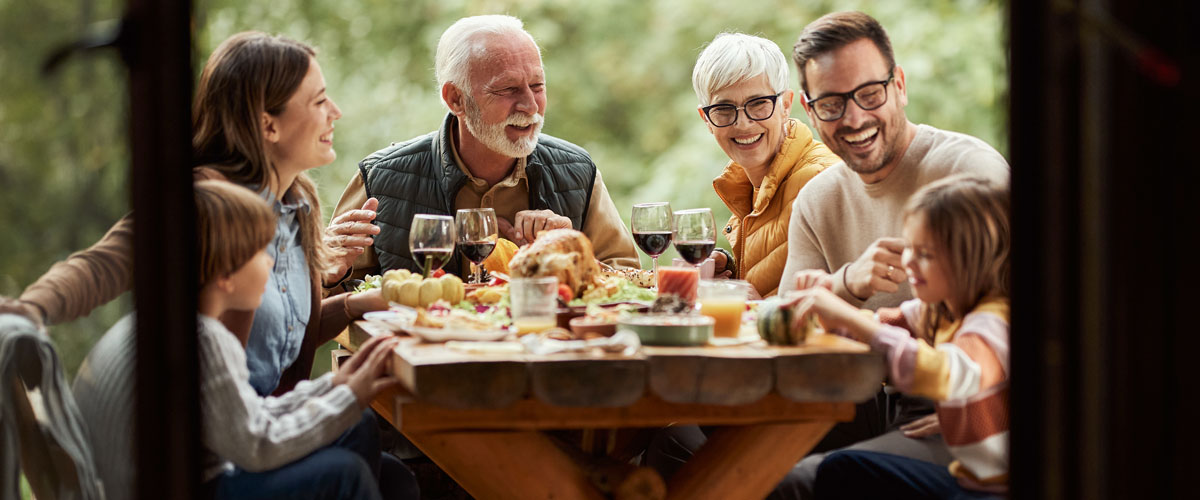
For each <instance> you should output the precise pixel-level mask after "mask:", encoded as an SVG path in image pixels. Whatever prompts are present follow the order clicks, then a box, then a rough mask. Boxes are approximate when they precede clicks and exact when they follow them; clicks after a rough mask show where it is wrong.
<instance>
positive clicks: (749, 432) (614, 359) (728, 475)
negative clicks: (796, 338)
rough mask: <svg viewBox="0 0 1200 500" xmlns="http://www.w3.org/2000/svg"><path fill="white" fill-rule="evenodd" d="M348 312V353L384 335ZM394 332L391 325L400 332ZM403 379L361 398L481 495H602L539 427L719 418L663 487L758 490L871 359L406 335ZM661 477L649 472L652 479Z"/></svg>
mask: <svg viewBox="0 0 1200 500" xmlns="http://www.w3.org/2000/svg"><path fill="white" fill-rule="evenodd" d="M392 334H393V332H391V331H390V329H389V328H387V327H386V325H382V324H379V323H374V322H368V321H358V322H355V323H354V324H352V325H351V326H350V328H348V329H347V330H346V331H345V332H343V333H342V335H341V336H339V337H338V341H339V343H341V344H342V345H343V346H344V347H346V348H347V349H350V350H355V349H356V348H357V346H358V345H360V344H361V343H362V342H363V341H365V340H366V339H367V338H369V337H371V336H375V335H392ZM402 335H403V334H402ZM391 370H392V373H393V374H394V375H396V376H397V377H398V378H399V379H400V380H401V383H402V386H403V388H402V389H400V390H396V391H392V392H389V393H386V394H383V395H381V396H380V397H379V398H377V399H376V400H375V401H374V402H373V403H372V407H374V408H375V410H376V411H377V412H379V413H380V414H381V415H382V416H384V418H386V419H387V420H388V421H389V422H391V423H392V425H394V426H396V428H397V429H399V430H400V431H401V432H403V433H404V435H405V436H406V437H408V438H409V440H411V441H412V442H413V444H415V445H416V446H417V447H418V448H420V449H421V451H423V452H424V453H425V454H426V455H427V456H428V457H429V458H430V459H431V460H433V461H434V462H435V463H437V464H438V466H440V467H441V468H442V469H443V470H445V471H446V473H447V474H449V475H450V476H451V477H452V478H454V480H455V481H457V482H458V483H459V484H460V485H462V486H463V488H465V489H466V490H467V491H468V492H469V493H471V495H473V496H474V497H476V498H480V499H491V498H513V499H536V498H603V497H602V496H601V493H600V492H599V491H598V490H597V489H596V487H595V485H594V481H591V480H589V478H588V477H587V470H586V468H585V467H583V466H581V464H580V462H579V457H578V456H575V455H573V454H572V452H571V450H569V449H565V448H564V447H563V446H560V445H559V444H556V442H555V440H554V439H553V438H551V437H550V436H548V435H547V434H545V433H544V432H542V431H545V430H553V429H611V428H638V427H650V428H659V427H666V426H668V425H673V424H698V425H708V426H720V427H719V428H718V429H717V430H716V431H714V432H713V433H712V434H711V435H710V436H709V440H708V442H707V443H706V444H705V445H704V446H703V447H702V448H701V449H700V450H699V451H697V453H696V454H695V455H694V456H693V457H692V459H691V460H689V461H688V462H687V464H685V465H684V467H683V468H682V469H680V471H679V472H678V473H677V474H676V475H675V476H674V477H673V478H672V479H671V481H670V483H669V485H668V487H667V497H668V498H686V499H706V498H713V499H726V498H762V497H763V496H765V495H766V494H767V493H768V492H770V491H771V489H772V488H773V487H774V486H775V484H777V483H778V482H779V480H780V479H782V478H783V476H784V475H785V474H786V473H787V471H788V470H790V469H791V467H792V466H793V465H794V464H795V463H796V462H798V461H799V460H800V459H801V458H802V457H803V456H804V455H805V454H806V453H807V452H808V451H809V450H810V449H811V448H812V447H813V445H815V444H816V443H817V442H818V441H820V439H821V438H822V437H823V436H824V435H825V433H826V432H828V430H829V429H830V428H831V427H833V425H834V424H835V423H837V422H839V421H847V420H850V419H852V418H853V416H854V402H857V401H863V400H866V399H869V398H871V397H873V396H874V395H875V393H876V392H877V391H878V390H879V386H880V383H881V382H882V381H883V377H884V371H885V366H884V363H883V358H882V356H881V355H879V354H877V353H871V352H870V351H869V349H868V348H867V346H865V345H863V344H860V343H857V342H853V341H851V340H847V339H844V338H841V337H837V336H833V335H817V336H815V337H814V338H811V339H810V341H809V343H808V344H807V345H804V346H797V347H761V346H760V347H753V346H737V347H651V346H643V348H642V352H641V353H639V354H637V355H634V356H621V355H615V354H607V355H590V354H579V353H571V354H554V355H546V356H533V355H529V354H492V353H488V354H480V353H467V352H461V351H456V350H452V349H447V348H446V346H445V345H443V344H424V343H421V342H420V341H419V340H418V339H415V338H411V337H408V338H405V339H404V340H403V341H402V342H401V344H400V345H399V346H398V347H396V349H395V352H394V355H393V358H392V366H391ZM660 481H661V480H660Z"/></svg>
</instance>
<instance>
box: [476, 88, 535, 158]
mask: <svg viewBox="0 0 1200 500" xmlns="http://www.w3.org/2000/svg"><path fill="white" fill-rule="evenodd" d="M465 97H466V99H465V101H466V102H465V104H466V111H467V117H466V119H465V120H464V122H465V123H466V125H467V131H468V132H470V133H471V135H473V136H475V139H477V140H478V141H479V142H481V143H483V145H484V146H487V148H488V149H490V150H492V151H495V152H497V153H500V154H502V155H504V156H508V157H510V158H524V157H526V156H529V155H531V154H533V149H534V148H535V147H537V136H538V133H540V132H541V131H542V123H543V120H542V115H539V114H536V113H535V114H532V115H526V114H524V113H513V114H511V115H508V118H507V119H506V120H504V122H502V123H484V121H483V110H481V109H479V106H478V105H477V104H476V103H475V100H474V99H472V98H471V97H470V96H465ZM509 125H515V126H517V127H525V126H529V125H532V126H533V134H532V135H530V136H528V137H520V138H518V139H517V140H516V141H513V140H510V139H509V138H508V134H506V133H505V127H507V126H509Z"/></svg>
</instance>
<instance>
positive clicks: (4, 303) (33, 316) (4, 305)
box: [0, 295, 46, 330]
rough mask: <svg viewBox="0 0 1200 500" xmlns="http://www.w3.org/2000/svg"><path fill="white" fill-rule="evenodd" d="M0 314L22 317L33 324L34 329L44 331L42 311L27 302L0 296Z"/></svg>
mask: <svg viewBox="0 0 1200 500" xmlns="http://www.w3.org/2000/svg"><path fill="white" fill-rule="evenodd" d="M0 314H16V315H17V316H24V317H26V318H29V321H32V322H33V326H34V328H37V329H38V330H44V328H43V327H44V326H45V320H46V318H44V317H42V310H41V309H39V308H38V307H37V306H35V305H33V304H30V303H28V302H24V301H21V300H18V299H10V298H8V297H5V296H3V295H0Z"/></svg>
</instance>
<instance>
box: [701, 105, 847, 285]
mask: <svg viewBox="0 0 1200 500" xmlns="http://www.w3.org/2000/svg"><path fill="white" fill-rule="evenodd" d="M838 161H840V160H839V159H838V157H837V155H835V154H833V152H832V151H830V150H829V148H827V147H825V145H824V144H821V143H819V142H817V141H815V140H813V134H812V131H811V130H809V128H808V126H807V125H805V124H804V123H802V122H800V120H797V119H795V118H792V119H791V120H790V124H789V126H788V134H787V136H786V137H784V139H783V143H781V144H780V146H779V152H778V153H776V154H775V159H774V160H772V161H771V167H770V171H769V172H768V173H767V176H766V177H764V178H763V180H762V183H761V184H760V185H759V187H758V190H757V192H755V189H754V186H752V185H751V184H750V180H749V179H747V178H746V173H745V170H743V169H742V166H741V165H738V164H736V163H733V162H729V164H728V165H726V166H725V170H724V172H722V173H721V175H720V176H719V177H717V178H716V179H714V180H713V189H714V190H715V191H716V192H717V196H719V197H720V198H721V201H723V202H725V206H727V207H729V210H730V212H732V213H733V215H732V216H731V217H730V218H729V222H728V223H726V224H725V227H724V228H723V231H722V232H723V233H724V234H725V238H726V239H728V240H729V244H730V247H731V248H732V249H733V255H734V258H735V259H736V260H737V276H736V277H737V278H741V279H744V280H746V281H749V282H750V284H751V285H752V286H753V287H754V288H755V289H756V290H758V293H759V294H761V295H762V296H763V297H768V296H771V295H774V294H775V292H777V291H778V289H779V281H780V278H781V277H782V274H783V267H784V265H785V264H786V263H787V253H788V252H787V242H788V224H789V223H790V221H791V217H792V200H795V199H796V195H797V194H799V193H800V188H802V187H804V185H805V184H807V183H808V181H809V180H810V179H812V178H813V177H815V176H816V175H817V174H819V173H821V171H823V170H825V169H826V168H828V167H829V166H831V165H833V164H835V163H837V162H838Z"/></svg>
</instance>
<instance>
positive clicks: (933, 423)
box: [900, 413, 942, 439]
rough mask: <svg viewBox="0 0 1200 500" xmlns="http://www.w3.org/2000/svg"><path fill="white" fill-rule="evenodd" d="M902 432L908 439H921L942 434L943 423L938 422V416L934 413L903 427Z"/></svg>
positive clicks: (901, 427)
mask: <svg viewBox="0 0 1200 500" xmlns="http://www.w3.org/2000/svg"><path fill="white" fill-rule="evenodd" d="M900 430H901V431H902V432H904V435H905V436H907V437H910V438H913V439H920V438H924V437H929V436H932V435H934V434H941V433H942V422H941V421H940V420H938V416H937V414H936V413H933V414H930V415H925V416H924V417H921V418H918V419H916V420H913V421H912V422H909V423H907V424H904V425H901V426H900Z"/></svg>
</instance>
